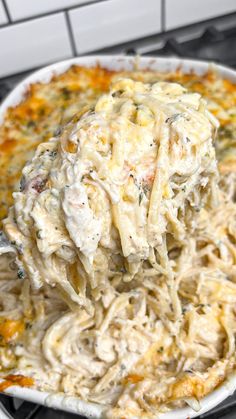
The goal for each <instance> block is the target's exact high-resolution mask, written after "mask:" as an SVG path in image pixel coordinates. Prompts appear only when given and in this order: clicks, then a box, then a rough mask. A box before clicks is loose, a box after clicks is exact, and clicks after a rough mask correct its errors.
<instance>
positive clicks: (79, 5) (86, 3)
mask: <svg viewBox="0 0 236 419" xmlns="http://www.w3.org/2000/svg"><path fill="white" fill-rule="evenodd" d="M107 1H110V0H94V1H92V2H91V1H86V2H84V3H82V4H77V5H75V6H69V7H67V8H66V9H65V8H64V9H63V8H59V9H57V10H51V11H48V12H44V13H43V12H42V13H38V14H37V15H31V16H28V17H25V18H20V19H12V18H11V14H10V12H9V10H8V7H7V4H6V0H2V2H3V4H4V8H5V11H6V14H7V17H8V19H9V23H12V24H18V23H24V22H29V21H31V20H34V19H40V18H42V17H47V16H51V15H55V14H57V13H62V12H65V11H70V10H76V9H80V8H83V7H89V6H92V5H93V4H97V3H104V2H107ZM2 26H7V24H6V25H2Z"/></svg>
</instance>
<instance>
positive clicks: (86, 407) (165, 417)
mask: <svg viewBox="0 0 236 419" xmlns="http://www.w3.org/2000/svg"><path fill="white" fill-rule="evenodd" d="M97 64H100V65H101V67H105V68H107V69H110V70H112V69H116V70H119V69H125V70H132V69H133V68H134V65H136V66H138V68H139V69H141V70H144V69H150V70H157V71H161V72H167V71H171V70H175V69H177V68H181V70H183V72H185V73H189V72H191V71H194V72H195V73H197V74H199V75H200V74H204V73H205V72H207V70H208V69H210V68H212V66H214V68H215V69H216V70H217V71H219V73H220V74H221V75H222V76H223V77H224V78H226V79H229V80H231V81H235V82H236V71H235V70H233V69H231V68H229V67H226V66H223V65H218V64H216V63H211V62H207V61H199V60H193V59H187V58H177V57H130V56H125V55H89V56H81V57H74V58H71V59H68V60H64V61H59V62H57V63H54V64H51V65H48V66H46V67H43V68H41V69H39V70H36V71H34V72H33V73H32V74H30V75H29V76H27V77H26V78H24V79H23V80H22V81H21V82H20V83H19V84H18V85H17V86H16V87H15V88H14V89H13V90H12V91H11V92H10V93H9V94H8V96H7V97H6V98H5V99H4V100H3V102H2V103H1V104H0V124H1V123H2V122H3V121H4V116H5V113H6V111H7V109H8V108H9V107H14V106H16V105H17V104H19V103H20V102H21V101H22V100H23V99H24V96H25V94H26V92H27V90H28V88H29V86H30V85H31V84H33V83H37V82H42V83H47V82H49V81H50V80H51V78H52V77H53V76H54V75H57V74H62V73H64V72H65V71H67V70H68V69H69V68H70V67H71V66H72V65H81V66H85V67H94V66H96V65H97ZM235 390H236V372H234V373H232V374H230V375H229V376H228V377H227V379H226V380H225V381H224V382H223V383H222V384H221V385H220V386H219V387H217V388H216V389H215V390H213V392H211V393H210V394H208V395H207V396H206V397H204V398H203V399H201V401H200V405H201V408H200V410H199V411H198V412H196V411H194V410H193V409H192V408H190V407H184V408H182V409H174V410H172V411H170V412H167V413H163V414H160V415H159V417H160V418H161V419H175V418H176V417H177V415H178V419H190V418H194V417H197V416H198V415H201V414H203V413H206V412H207V411H209V410H210V409H212V408H214V407H215V406H217V405H218V404H219V403H221V402H222V401H223V400H225V399H226V398H227V397H228V396H230V395H232V394H233V392H234V391H235ZM4 393H5V394H8V395H11V396H14V397H18V398H20V399H23V400H28V401H31V402H33V403H37V404H42V405H45V406H47V407H52V408H54V409H60V410H64V411H68V412H71V413H77V414H80V415H84V416H87V417H88V418H93V419H101V418H102V417H103V412H104V410H105V407H102V406H100V405H97V404H95V403H91V402H85V401H83V400H81V399H79V398H78V397H72V396H65V394H64V393H63V394H62V393H52V394H50V393H48V392H43V391H40V390H35V389H31V388H26V387H19V386H12V387H10V388H8V389H7V390H5V391H4Z"/></svg>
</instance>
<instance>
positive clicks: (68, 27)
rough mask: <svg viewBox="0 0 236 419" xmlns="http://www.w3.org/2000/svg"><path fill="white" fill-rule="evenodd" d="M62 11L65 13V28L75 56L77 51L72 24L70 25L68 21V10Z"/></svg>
mask: <svg viewBox="0 0 236 419" xmlns="http://www.w3.org/2000/svg"><path fill="white" fill-rule="evenodd" d="M64 13H65V18H66V26H67V30H68V33H69V38H70V44H71V48H72V53H73V56H74V57H76V55H77V51H76V44H75V38H74V34H73V29H72V26H71V21H70V16H69V13H68V10H65V11H64Z"/></svg>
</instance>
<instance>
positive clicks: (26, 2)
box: [6, 0, 94, 20]
mask: <svg viewBox="0 0 236 419" xmlns="http://www.w3.org/2000/svg"><path fill="white" fill-rule="evenodd" d="M92 1H94V0H6V2H7V5H8V9H9V12H10V15H11V18H12V20H19V19H23V18H26V17H30V16H37V15H40V14H43V13H47V12H54V11H57V10H62V9H68V8H69V7H72V6H77V5H80V4H83V3H89V2H92Z"/></svg>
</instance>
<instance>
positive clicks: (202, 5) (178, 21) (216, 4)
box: [165, 0, 236, 30]
mask: <svg viewBox="0 0 236 419" xmlns="http://www.w3.org/2000/svg"><path fill="white" fill-rule="evenodd" d="M165 2H166V22H165V28H166V30H169V29H173V28H176V27H179V26H183V25H190V24H191V23H196V22H199V21H201V20H206V19H211V18H213V17H216V16H219V15H224V14H226V13H232V12H235V11H236V0H165Z"/></svg>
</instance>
